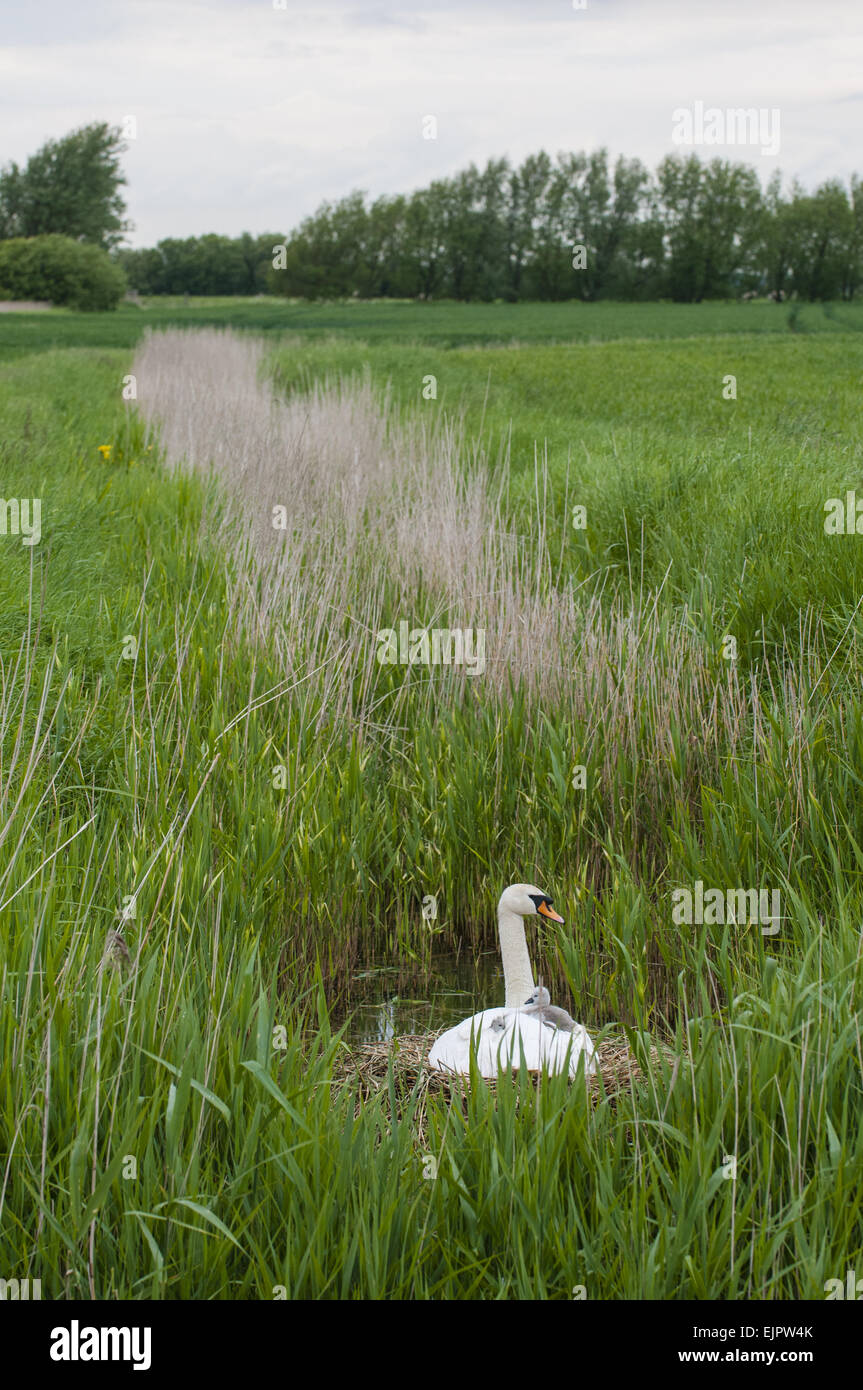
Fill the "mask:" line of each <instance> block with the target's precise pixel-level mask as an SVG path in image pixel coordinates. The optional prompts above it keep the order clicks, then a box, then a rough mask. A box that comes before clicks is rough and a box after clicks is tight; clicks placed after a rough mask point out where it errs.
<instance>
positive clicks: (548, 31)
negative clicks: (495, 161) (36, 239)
mask: <svg viewBox="0 0 863 1390" xmlns="http://www.w3.org/2000/svg"><path fill="white" fill-rule="evenodd" d="M853 12H854V6H853V5H852V4H849V3H848V0H823V3H819V4H818V5H813V4H812V3H811V0H806V2H805V3H802V2H801V0H763V2H762V3H761V4H760V5H756V4H753V3H752V0H727V3H724V4H722V3H717V4H715V5H709V6H708V5H704V4H701V3H698V4H695V5H693V4H692V0H588V6H587V9H586V10H583V11H575V10H573V8H572V5H571V2H570V0H458V3H455V0H452V3H444V4H432V3H430V2H429V3H421V0H399V2H398V3H396V0H392V3H376V0H367V2H366V3H359V2H358V0H315V3H314V4H310V3H293V0H288V7H287V9H286V10H275V9H273V7H272V0H253V2H252V0H221V3H218V0H215V2H214V3H207V4H205V3H197V2H196V0H122V3H121V0H100V3H98V4H97V3H91V0H82V3H81V4H76V5H75V6H70V5H69V4H68V3H59V2H58V0H48V3H42V4H40V5H38V6H31V7H29V8H26V9H23V10H21V11H20V12H19V13H15V14H12V15H10V16H8V17H7V20H6V25H5V28H6V46H5V48H4V49H3V50H2V51H0V112H2V114H3V117H4V118H5V119H4V126H5V129H6V134H5V138H4V142H3V147H2V148H3V158H4V159H8V158H15V159H18V160H19V161H20V160H21V159H24V158H26V156H27V155H28V154H29V153H31V152H32V151H33V150H34V149H36V148H37V147H38V145H39V144H41V142H42V141H43V140H44V139H46V138H47V137H48V136H58V135H61V134H63V133H65V132H66V131H67V130H69V129H71V128H72V127H73V126H76V125H81V124H83V123H85V122H86V121H90V120H94V119H100V120H109V121H111V122H119V121H120V120H121V119H122V117H123V116H125V115H130V114H131V115H134V116H135V117H136V118H137V122H138V139H137V140H136V141H135V142H134V143H132V144H131V145H130V148H129V151H128V153H127V155H126V160H125V164H126V171H127V176H128V180H129V184H128V189H127V198H128V202H129V213H130V216H131V218H132V219H133V221H134V222H135V223H136V231H135V233H134V234H133V237H132V240H133V242H134V243H135V244H137V245H148V244H151V243H152V242H153V241H155V240H157V239H158V238H159V237H162V236H169V235H190V234H192V233H196V232H203V231H211V230H215V231H222V232H228V233H235V232H239V231H241V230H244V229H249V230H251V231H264V230H267V231H270V230H287V229H288V228H290V227H291V226H293V225H295V224H296V222H297V221H298V220H299V219H300V217H302V216H304V215H305V214H306V213H308V212H310V211H312V210H313V209H314V208H315V207H316V206H317V205H318V203H319V202H321V201H322V200H323V199H325V198H336V197H339V196H341V195H343V194H344V193H347V192H349V191H350V190H351V189H353V188H364V189H366V190H367V191H369V192H371V193H382V192H396V191H399V190H402V189H410V188H416V187H420V186H422V185H423V184H425V183H427V182H428V181H429V180H430V179H432V178H436V177H440V176H442V175H444V174H448V173H451V172H453V171H455V170H456V169H458V168H460V167H462V166H464V165H465V164H467V163H468V162H470V161H471V160H473V161H475V162H478V163H479V162H484V161H485V160H486V159H487V158H490V157H493V156H499V155H502V154H507V155H509V156H510V157H511V158H512V159H515V160H518V159H520V158H523V157H524V155H526V154H529V153H531V152H532V151H535V150H538V149H540V148H545V149H548V150H550V151H552V152H555V151H557V150H560V149H582V148H586V149H590V148H593V147H595V146H597V145H607V146H608V148H609V149H610V150H611V151H612V153H613V154H626V155H638V156H639V157H640V158H642V159H643V160H645V162H646V163H648V164H650V165H651V166H652V165H655V163H656V162H657V161H658V160H659V159H660V158H662V156H663V155H664V154H667V153H669V152H671V151H672V150H673V149H674V148H675V147H674V146H673V144H672V141H671V129H672V115H671V113H672V111H673V110H674V109H675V108H677V107H682V106H688V105H691V104H692V103H694V102H695V101H703V102H704V103H705V105H707V106H710V105H714V106H720V107H740V106H757V107H767V108H774V107H778V108H779V109H780V112H781V121H782V125H781V129H782V147H781V153H780V156H779V158H778V160H777V159H772V158H769V157H762V156H761V155H760V154H759V152H758V150H757V149H756V150H753V151H751V152H750V151H748V150H741V149H737V150H734V149H722V148H720V149H707V150H704V151H701V153H702V154H706V155H711V154H716V153H718V154H722V155H724V156H727V157H732V158H746V159H747V160H749V161H750V162H751V163H753V164H755V165H756V167H758V169H759V171H760V172H761V174H762V175H765V176H766V175H768V174H769V173H771V172H772V171H773V169H774V168H775V167H776V165H777V163H778V165H779V167H781V169H782V170H783V173H785V174H786V175H787V176H790V175H792V174H797V175H799V176H800V177H801V178H802V179H803V181H804V183H806V184H810V185H811V184H815V183H816V182H819V181H821V180H823V179H825V178H829V177H835V176H839V177H845V178H847V176H848V174H849V173H850V172H851V171H852V170H853V169H854V168H855V163H856V166H857V167H858V168H861V166H863V156H861V154H860V148H861V147H860V134H861V129H863V94H861V91H860V77H859V74H860V72H861V70H863V63H861V60H863V39H861V34H860V32H859V26H858V32H856V33H855V32H853V31H852V29H851V25H850V19H851V16H853ZM426 114H434V115H436V116H437V118H438V129H439V136H438V139H437V140H436V141H426V140H423V139H422V138H421V119H422V117H423V116H424V115H426Z"/></svg>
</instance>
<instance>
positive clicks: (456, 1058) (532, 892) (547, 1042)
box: [429, 883, 596, 1077]
mask: <svg viewBox="0 0 863 1390" xmlns="http://www.w3.org/2000/svg"><path fill="white" fill-rule="evenodd" d="M536 912H538V913H540V915H541V916H543V917H548V918H549V919H550V920H551V921H552V922H562V921H563V918H562V917H561V916H559V914H558V913H556V912H555V911H554V909H553V908H552V905H551V898H549V896H548V894H547V893H543V892H542V890H541V889H540V888H536V887H534V886H533V884H530V883H513V884H511V886H510V887H509V888H507V889H506V890H505V891H504V892H503V893H502V894H501V898H500V902H499V903H498V905H497V925H498V935H499V937H500V954H501V959H502V961H503V977H504V982H505V985H506V999H505V1004H506V1007H505V1008H503V1009H484V1010H483V1011H482V1013H478V1014H474V1015H473V1017H472V1018H467V1019H465V1021H464V1023H459V1024H457V1025H456V1026H455V1028H450V1029H449V1030H448V1031H447V1032H446V1033H443V1034H441V1036H440V1037H439V1038H438V1040H437V1042H436V1043H435V1044H434V1047H433V1048H432V1050H431V1052H430V1053H429V1065H430V1066H432V1067H434V1068H435V1070H437V1071H450V1072H458V1073H462V1074H464V1073H467V1072H469V1071H470V1059H471V1054H472V1053H473V1055H475V1057H476V1065H477V1068H478V1070H479V1073H480V1075H481V1076H488V1077H495V1076H497V1075H498V1074H499V1072H501V1071H507V1070H511V1069H516V1070H517V1069H518V1068H519V1067H520V1066H521V1065H522V1056H523V1058H524V1065H525V1067H526V1068H527V1069H528V1071H540V1070H541V1069H542V1067H547V1068H548V1070H549V1071H552V1072H559V1071H566V1070H567V1069H568V1070H569V1074H570V1076H575V1075H576V1074H577V1072H578V1067H579V1059H580V1057H581V1055H582V1053H583V1054H584V1070H585V1074H586V1075H588V1074H590V1073H591V1072H593V1071H595V1070H596V1060H595V1048H594V1045H593V1043H592V1042H591V1040H590V1038H589V1037H588V1035H587V1033H586V1031H585V1030H584V1028H582V1027H581V1025H580V1024H578V1023H575V1022H574V1021H573V1020H572V1019H571V1018H570V1017H569V1014H567V1013H565V1012H564V1010H563V1009H553V1008H551V1006H550V1005H549V993H548V990H547V989H543V988H542V986H540V988H539V989H537V988H536V986H535V985H534V983H533V971H532V969H531V965H530V956H529V954H528V950H527V939H526V937H525V932H524V919H525V917H530V916H532V915H533V914H534V913H536ZM556 1015H559V1016H561V1021H558V1020H557V1019H556V1017H555V1016H556ZM562 1020H567V1021H568V1024H569V1025H571V1026H566V1024H564V1023H563V1022H562Z"/></svg>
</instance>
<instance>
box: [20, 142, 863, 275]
mask: <svg viewBox="0 0 863 1390" xmlns="http://www.w3.org/2000/svg"><path fill="white" fill-rule="evenodd" d="M123 148H124V146H123V140H122V135H121V132H120V131H119V129H117V128H116V127H110V126H108V125H106V124H104V123H102V124H93V125H89V126H85V127H84V128H82V129H81V130H77V131H73V132H72V133H71V134H70V135H68V136H66V137H64V138H63V139H61V140H57V141H48V142H47V144H45V145H44V146H43V147H42V149H40V150H39V151H37V152H36V154H35V155H33V156H31V158H30V159H29V160H28V161H27V163H26V165H25V166H24V167H23V168H20V167H19V166H18V165H17V164H15V163H12V164H10V165H8V166H7V167H6V168H5V169H4V170H3V171H2V173H0V246H2V243H3V242H5V241H9V240H10V239H14V240H16V242H19V243H20V242H22V241H23V240H29V239H32V238H43V239H44V238H47V237H51V238H53V239H52V241H51V242H50V245H49V243H48V242H47V241H44V240H43V241H42V242H41V243H40V246H41V248H42V250H41V251H40V255H41V256H42V262H43V263H44V261H45V257H47V256H49V255H51V254H54V253H55V251H56V238H57V237H66V238H69V239H71V240H73V241H75V242H77V243H81V244H85V245H90V246H95V247H98V248H100V250H101V251H102V252H104V253H105V254H106V255H107V254H109V255H110V257H111V259H112V260H113V262H114V266H115V268H116V269H118V270H121V271H122V272H124V273H125V276H126V277H127V280H128V283H129V285H131V287H132V288H133V289H136V290H138V291H139V292H140V293H142V294H149V295H157V294H195V295H233V294H236V295H249V294H262V293H271V294H281V295H286V296H290V297H300V298H306V299H336V298H345V297H349V296H356V297H359V298H363V299H376V298H386V297H396V298H411V299H443V298H446V299H456V300H465V301H466V300H486V301H491V300H496V299H502V300H508V301H511V302H514V301H519V300H565V299H581V300H596V299H622V300H639V299H658V298H663V299H673V300H677V301H681V302H698V301H700V300H703V299H714V298H729V297H735V296H742V295H754V294H757V293H761V294H764V293H769V294H773V295H774V296H776V297H777V298H779V297H783V296H788V295H791V294H796V295H797V296H798V297H800V298H803V299H809V300H816V299H822V300H827V299H846V300H847V299H851V298H853V296H854V295H855V293H856V292H857V291H858V289H859V288H860V285H861V281H863V182H861V179H860V177H859V176H858V175H856V174H855V175H852V177H851V179H850V181H849V183H848V186H847V187H846V186H845V185H844V184H843V183H842V182H841V181H840V180H838V179H831V180H828V181H827V182H825V183H822V184H821V185H820V186H819V187H817V188H816V189H815V190H814V192H811V193H810V192H807V191H806V189H805V188H803V186H802V185H801V184H800V183H799V182H798V181H796V180H795V181H794V182H793V183H792V184H791V186H790V188H788V189H785V188H783V184H782V179H781V176H780V174H779V173H776V174H774V176H773V177H772V178H771V179H770V181H769V182H768V184H767V186H766V188H762V186H761V184H760V181H759V179H758V176H757V174H756V172H755V170H754V169H752V168H751V167H749V166H748V165H746V164H741V163H733V162H729V161H726V160H722V159H712V160H710V161H702V160H700V159H699V158H698V156H696V155H693V154H689V155H681V154H676V155H669V156H668V157H667V158H665V159H663V160H662V161H661V162H660V164H659V165H658V167H657V169H656V171H655V172H654V173H651V172H650V170H648V169H647V168H646V166H645V165H644V164H642V163H641V161H640V160H638V159H627V158H625V157H623V156H621V157H620V158H618V159H617V160H616V161H614V163H612V162H611V160H610V159H609V155H608V151H607V150H604V149H600V150H596V151H594V152H592V153H589V154H588V153H584V152H581V153H561V154H558V155H557V156H556V157H554V158H552V156H550V155H549V154H547V153H546V152H544V151H540V152H539V153H538V154H534V155H530V156H528V157H527V158H526V159H525V160H524V161H523V162H522V163H521V164H517V165H514V164H511V163H510V161H509V160H508V159H492V160H489V161H488V163H487V164H486V165H485V167H484V168H478V167H477V166H476V165H473V164H471V165H470V166H469V167H468V168H467V169H464V170H462V171H461V172H460V173H457V174H455V175H453V177H451V178H445V179H436V180H435V181H434V182H433V183H431V184H429V186H428V187H427V188H422V189H419V190H417V191H415V192H413V193H409V194H397V195H385V196H382V197H378V198H374V199H370V198H369V197H368V196H367V195H365V194H363V193H360V192H355V193H351V194H349V195H348V196H347V197H344V198H341V199H339V200H338V201H335V202H327V203H324V204H323V205H322V206H321V207H320V208H319V209H318V210H317V212H315V213H314V214H313V215H312V216H310V217H307V218H305V220H304V221H303V222H301V223H300V225H299V226H298V227H297V228H296V229H295V230H293V231H292V232H290V233H288V234H287V235H285V234H283V233H280V232H267V233H263V234H260V235H255V236H253V235H251V234H250V233H248V232H244V233H243V234H242V235H241V236H238V237H227V236H220V235H217V234H215V233H212V234H209V235H206V236H197V237H185V238H167V239H165V240H162V241H160V242H159V243H158V244H157V245H156V246H155V247H151V248H147V249H142V250H137V249H130V248H128V247H123V245H122V241H123V239H124V237H125V235H126V233H127V232H128V230H129V224H128V223H127V222H126V221H125V220H124V214H125V204H124V201H123V198H122V196H121V191H120V190H121V186H122V184H123V183H124V182H125V180H124V178H123V174H122V170H121V167H120V155H121V153H122V150H123ZM51 247H53V248H54V251H52V250H51V249H50V248H51ZM10 252H11V248H10ZM28 258H29V259H28ZM7 260H8V258H7ZM29 260H32V254H31V253H30V252H29V251H28V252H27V255H26V256H25V252H24V249H23V247H22V248H20V249H17V250H16V252H15V264H16V266H19V267H20V266H23V265H24V264H25V262H27V263H28V264H29ZM9 264H10V265H11V260H10V261H9ZM7 278H8V277H7ZM0 290H2V287H0Z"/></svg>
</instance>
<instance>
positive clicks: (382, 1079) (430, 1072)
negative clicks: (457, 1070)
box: [336, 1033, 675, 1102]
mask: <svg viewBox="0 0 863 1390" xmlns="http://www.w3.org/2000/svg"><path fill="white" fill-rule="evenodd" d="M437 1036H438V1034H436V1033H414V1034H403V1035H401V1036H400V1037H398V1038H392V1039H390V1040H389V1041H388V1042H379V1043H359V1044H356V1045H354V1046H348V1045H345V1047H344V1050H343V1052H342V1054H341V1057H340V1061H339V1065H338V1068H337V1071H336V1079H337V1080H340V1081H351V1080H357V1081H359V1092H358V1100H359V1101H360V1102H361V1101H362V1100H364V1099H367V1098H368V1097H369V1096H372V1095H374V1094H375V1093H376V1092H378V1091H380V1090H382V1089H383V1088H384V1087H386V1086H388V1085H389V1076H390V1064H392V1072H393V1080H394V1083H395V1088H396V1094H397V1095H398V1096H399V1097H403V1096H404V1095H406V1094H407V1093H408V1092H411V1091H413V1089H414V1087H416V1086H417V1085H418V1084H420V1086H421V1089H422V1090H423V1091H425V1092H428V1093H431V1094H435V1093H441V1092H443V1093H449V1094H453V1093H454V1092H455V1093H460V1092H461V1091H462V1089H463V1087H465V1086H468V1085H469V1084H470V1081H469V1078H468V1077H466V1076H453V1075H451V1074H450V1073H448V1072H442V1071H437V1070H435V1069H434V1068H432V1067H430V1066H429V1061H428V1055H429V1051H430V1050H431V1046H432V1044H433V1042H434V1041H435V1038H436V1037H437ZM596 1053H597V1070H596V1073H595V1074H594V1075H593V1076H590V1077H588V1086H589V1089H590V1091H591V1094H592V1095H593V1096H594V1097H595V1098H597V1099H598V1098H599V1097H600V1096H601V1095H603V1094H605V1095H606V1096H614V1095H617V1094H619V1093H620V1092H621V1091H631V1090H632V1089H633V1087H634V1086H635V1084H636V1083H637V1082H638V1081H641V1080H644V1074H643V1072H642V1070H641V1067H640V1066H639V1064H638V1062H637V1060H636V1058H635V1057H634V1056H633V1054H632V1051H631V1049H630V1047H629V1044H628V1043H627V1041H626V1039H625V1038H624V1037H620V1036H618V1037H612V1038H605V1039H602V1040H601V1041H600V1042H599V1043H598V1044H597V1045H596ZM650 1055H651V1060H654V1059H655V1060H657V1061H658V1060H659V1058H660V1049H659V1048H657V1047H651V1049H650ZM662 1055H663V1056H664V1057H665V1058H666V1060H668V1061H671V1062H672V1063H673V1062H674V1060H675V1059H674V1055H673V1054H672V1053H671V1052H670V1051H669V1050H668V1049H667V1048H663V1049H662ZM531 1075H532V1076H533V1078H534V1079H535V1080H536V1081H537V1082H538V1081H539V1079H540V1074H539V1073H537V1072H532V1073H531ZM485 1084H486V1085H487V1086H490V1087H492V1089H494V1088H495V1087H496V1086H497V1084H498V1083H497V1081H493V1080H488V1079H487V1080H486V1083H485Z"/></svg>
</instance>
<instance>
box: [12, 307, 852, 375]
mask: <svg viewBox="0 0 863 1390" xmlns="http://www.w3.org/2000/svg"><path fill="white" fill-rule="evenodd" d="M143 305H144V307H140V308H139V307H136V306H131V305H127V304H124V305H122V306H121V307H120V308H119V309H118V310H117V311H116V312H115V313H113V314H83V313H75V312H73V311H72V310H69V309H53V310H49V311H47V312H41V313H31V314H19V313H12V314H3V315H0V360H2V359H3V358H4V357H12V356H15V355H16V354H18V353H21V352H23V353H29V352H40V351H44V349H45V348H46V347H49V346H50V347H55V348H63V347H105V348H128V347H132V346H134V344H135V343H136V342H137V341H138V339H139V338H140V336H141V334H142V333H143V332H144V331H145V329H146V328H148V327H149V328H156V329H158V328H167V327H174V326H178V327H190V328H213V327H216V326H219V325H221V324H230V325H231V327H233V328H241V329H245V330H250V331H253V332H255V333H259V334H266V335H268V336H276V337H279V336H281V335H283V334H291V335H297V336H299V337H301V338H324V337H328V336H330V335H333V336H335V337H341V338H349V339H351V340H352V341H355V342H357V341H359V342H363V343H371V344H378V345H380V346H382V347H383V346H385V345H386V344H388V343H392V342H396V343H428V344H434V345H436V346H438V347H458V346H461V345H465V344H473V345H475V346H478V347H481V346H487V345H489V344H493V343H518V344H521V343H567V342H605V341H609V340H614V339H617V338H689V337H703V336H704V335H705V334H727V333H732V334H738V333H757V334H759V335H760V334H762V333H805V334H812V333H838V334H848V333H860V332H863V306H861V305H860V304H824V305H822V304H796V303H795V304H771V303H768V302H766V301H763V302H758V303H753V304H742V303H739V302H737V301H734V302H725V301H717V302H714V303H708V304H665V303H650V304H618V303H613V302H607V303H601V304H580V303H573V302H569V303H566V304H456V303H451V302H447V301H442V302H441V301H435V302H433V303H428V304H418V303H416V302H415V301H412V300H411V301H407V300H405V301H401V300H397V301H393V300H379V301H376V302H372V303H367V302H363V301H360V300H357V301H347V302H344V301H343V302H341V303H336V304H330V303H326V304H323V303H322V304H314V303H311V304H310V303H308V302H307V301H304V300H295V301H285V300H283V299H204V298H201V299H195V298H193V299H191V300H190V302H189V303H188V304H184V302H183V299H182V297H180V296H171V295H165V296H163V297H161V298H155V299H149V300H144V301H143Z"/></svg>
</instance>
